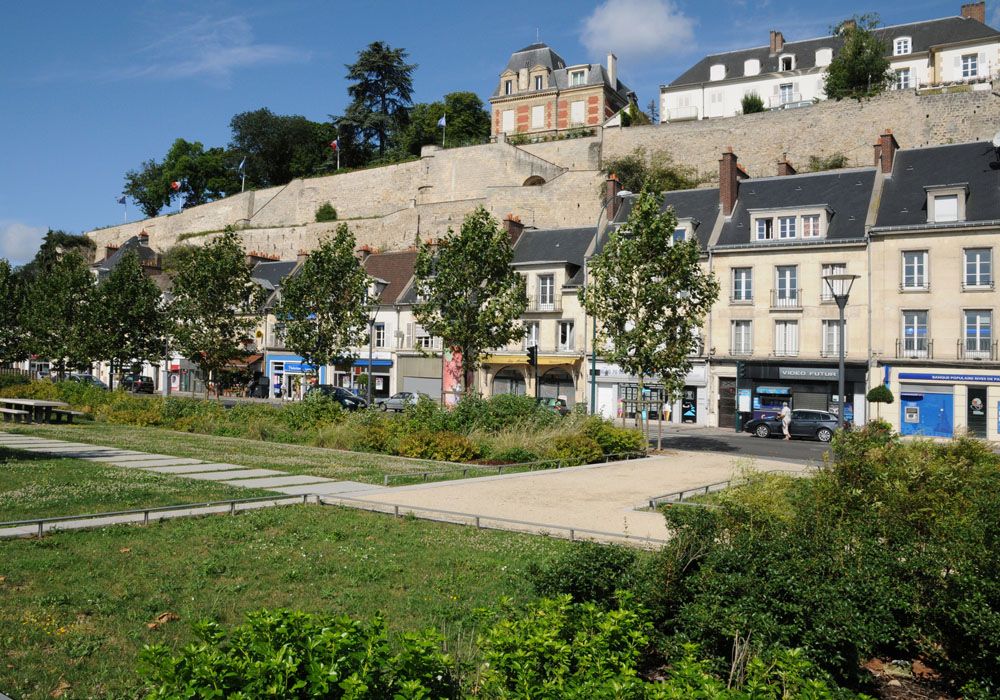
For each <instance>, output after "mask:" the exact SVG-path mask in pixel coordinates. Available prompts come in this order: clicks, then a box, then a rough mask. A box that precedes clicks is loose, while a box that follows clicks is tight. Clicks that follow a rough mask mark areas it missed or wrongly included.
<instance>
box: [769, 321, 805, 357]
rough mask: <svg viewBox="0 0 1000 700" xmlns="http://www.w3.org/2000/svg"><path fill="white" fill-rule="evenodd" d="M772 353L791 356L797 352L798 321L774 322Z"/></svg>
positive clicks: (779, 355)
mask: <svg viewBox="0 0 1000 700" xmlns="http://www.w3.org/2000/svg"><path fill="white" fill-rule="evenodd" d="M774 354H775V355H776V356H778V357H792V356H795V355H798V354H799V322H798V321H775V322H774Z"/></svg>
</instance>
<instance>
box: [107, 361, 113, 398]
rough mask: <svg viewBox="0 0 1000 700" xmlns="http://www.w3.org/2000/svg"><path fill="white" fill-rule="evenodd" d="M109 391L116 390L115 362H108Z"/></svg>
mask: <svg viewBox="0 0 1000 700" xmlns="http://www.w3.org/2000/svg"><path fill="white" fill-rule="evenodd" d="M108 390H109V391H114V390H115V361H114V360H108Z"/></svg>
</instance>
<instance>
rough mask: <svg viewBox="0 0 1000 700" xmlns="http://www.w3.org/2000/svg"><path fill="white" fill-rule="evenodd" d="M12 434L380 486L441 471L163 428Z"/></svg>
mask: <svg viewBox="0 0 1000 700" xmlns="http://www.w3.org/2000/svg"><path fill="white" fill-rule="evenodd" d="M3 430H4V431H6V432H10V433H22V434H26V435H38V436H42V437H47V438H52V439H55V440H70V441H73V442H85V443H90V444H94V445H104V446H107V447H119V448H122V449H128V450H139V451H142V452H156V453H160V454H167V455H170V456H172V457H192V458H194V459H202V460H206V461H209V462H230V463H232V464H240V465H243V466H246V467H253V468H258V467H260V468H265V469H280V470H282V471H286V472H289V473H291V474H310V475H313V476H322V477H327V478H330V479H338V480H350V481H362V482H366V483H371V484H381V483H382V476H383V475H384V474H402V473H409V472H422V471H426V470H428V469H430V470H434V469H441V468H442V465H441V464H437V463H435V462H429V461H428V462H422V461H419V460H407V459H400V458H399V457H393V456H390V455H379V454H367V453H363V452H344V451H342V450H330V449H326V448H322V447H307V446H305V445H290V444H286V443H277V442H264V441H261V440H247V439H244V438H230V437H218V436H215V435H201V434H198V433H181V432H177V431H174V430H164V429H162V428H140V427H135V426H130V425H115V424H112V423H83V424H79V425H26V426H17V427H14V426H12V425H5V426H4V427H3Z"/></svg>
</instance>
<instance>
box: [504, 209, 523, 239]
mask: <svg viewBox="0 0 1000 700" xmlns="http://www.w3.org/2000/svg"><path fill="white" fill-rule="evenodd" d="M503 228H504V230H505V231H506V232H507V237H508V238H509V239H510V244H511V245H514V244H515V243H517V239H518V238H520V237H521V233H522V232H523V231H524V224H522V223H521V217H520V216H514V215H513V214H508V215H507V216H505V217H504V219H503Z"/></svg>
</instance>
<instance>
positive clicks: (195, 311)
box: [169, 231, 261, 395]
mask: <svg viewBox="0 0 1000 700" xmlns="http://www.w3.org/2000/svg"><path fill="white" fill-rule="evenodd" d="M259 289H260V288H259V287H257V285H256V284H254V282H253V280H251V278H250V270H249V269H248V268H247V266H246V262H245V256H244V252H243V248H242V247H241V246H240V242H239V240H238V239H237V236H236V233H235V232H233V231H226V232H225V233H223V234H222V235H221V236H219V237H218V238H216V239H215V240H214V241H212V242H211V243H209V244H207V245H205V246H204V247H202V248H196V249H194V250H193V251H191V252H190V254H187V255H185V256H183V257H181V258H180V259H179V260H178V261H177V268H176V272H175V275H174V279H173V297H174V298H173V301H172V302H171V303H170V306H169V313H170V316H171V319H172V329H171V335H172V336H173V341H174V342H173V344H174V347H176V348H177V349H178V350H180V352H181V353H183V354H184V355H185V356H186V357H187V358H188V359H190V360H191V361H193V362H196V363H197V364H198V366H199V367H200V368H201V370H202V373H203V374H204V375H205V380H206V385H205V393H206V395H207V394H208V384H207V382H208V381H210V380H216V379H218V374H219V372H220V371H221V370H222V368H223V367H225V366H226V365H227V364H228V363H229V362H230V361H231V360H233V359H235V358H237V357H239V356H240V355H242V354H243V345H244V342H245V341H246V340H247V339H248V338H249V336H250V335H251V334H252V333H253V329H254V327H255V326H256V324H257V318H258V316H259V308H260V304H261V298H260V297H261V294H260V291H259Z"/></svg>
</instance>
